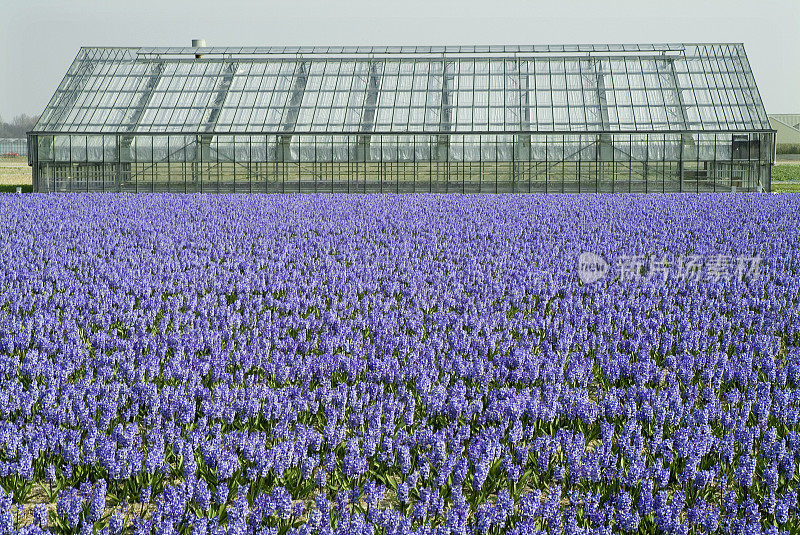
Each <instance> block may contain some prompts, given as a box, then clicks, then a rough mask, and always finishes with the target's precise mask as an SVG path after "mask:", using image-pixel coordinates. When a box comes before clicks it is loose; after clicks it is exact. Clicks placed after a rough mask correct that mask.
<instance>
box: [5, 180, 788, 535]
mask: <svg viewBox="0 0 800 535" xmlns="http://www.w3.org/2000/svg"><path fill="white" fill-rule="evenodd" d="M0 250H1V251H2V255H0V416H1V417H2V418H1V419H0V486H1V487H2V495H0V534H5V533H15V532H20V533H31V534H33V533H41V532H43V531H47V532H51V533H91V532H92V531H93V530H94V531H97V532H100V531H102V532H103V533H105V534H111V535H116V534H119V533H123V532H124V533H158V534H167V533H193V534H206V533H209V534H222V533H230V534H250V533H270V534H287V533H292V534H301V533H303V534H305V533H341V534H358V535H362V534H364V535H367V534H369V535H372V534H376V535H379V534H409V533H415V534H425V535H439V534H451V533H452V534H463V533H477V534H500V533H509V534H519V535H522V534H538V533H552V534H557V533H569V534H598V535H600V534H612V533H665V534H673V533H674V534H689V533H697V534H701V533H731V532H732V533H741V534H758V533H774V534H776V535H777V534H779V533H791V534H795V533H800V511H798V507H799V506H800V502H798V486H799V485H800V468H799V467H798V466H799V464H798V463H800V195H790V194H782V195H767V194H765V195H760V194H740V195H730V194H727V195H726V194H719V195H714V194H708V195H688V194H683V195H648V196H645V195H608V196H604V195H585V196H562V195H548V196H537V195H533V196H460V195H451V196H438V195H409V196H394V195H384V196H381V195H375V196H360V195H352V196H347V195H319V196H315V195H305V196H302V195H287V196H228V195H219V196H207V195H186V196H181V195H138V196H134V195H124V194H120V195H113V194H111V195H110V194H91V195H89V194H87V195H51V196H47V195H25V196H17V195H0ZM582 252H591V253H593V254H595V255H596V256H598V257H602V259H604V260H605V261H607V263H608V265H609V271H608V273H607V274H606V275H605V276H602V277H600V278H599V279H598V280H596V281H593V282H586V281H585V280H584V279H582V278H581V277H579V274H578V273H577V268H576V264H577V259H578V256H579V255H580V254H581V253H582ZM631 258H635V259H637V260H636V262H635V263H634V268H633V269H630V265H628V269H627V270H625V269H622V268H621V267H620V266H621V264H620V262H621V261H622V260H623V259H631ZM687 259H692V261H691V262H689V261H688V260H687ZM743 259H749V260H750V261H749V262H747V263H743V262H742V260H743ZM654 260H657V261H658V262H657V263H654Z"/></svg>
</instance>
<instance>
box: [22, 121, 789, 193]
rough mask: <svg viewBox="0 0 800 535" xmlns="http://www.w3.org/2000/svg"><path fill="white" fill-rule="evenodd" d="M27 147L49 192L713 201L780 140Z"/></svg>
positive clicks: (765, 165) (545, 138)
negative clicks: (634, 196)
mask: <svg viewBox="0 0 800 535" xmlns="http://www.w3.org/2000/svg"><path fill="white" fill-rule="evenodd" d="M30 146H31V148H32V150H31V154H30V157H29V159H30V161H31V164H32V165H33V170H34V189H35V190H36V191H42V192H58V191H67V192H69V191H72V192H74V191H129V192H182V193H183V192H187V193H188V192H225V193H233V192H262V193H290V192H319V193H325V192H327V193H336V192H345V193H380V192H389V193H411V192H435V193H451V192H458V193H537V192H542V193H545V192H546V193H551V192H552V193H589V192H609V193H615V192H631V193H649V192H681V191H683V192H712V191H769V189H770V166H771V162H772V154H773V149H772V147H773V134H772V133H771V132H766V133H765V132H754V133H748V132H741V133H731V132H716V133H714V132H684V133H635V134H619V133H615V134H611V133H606V134H588V133H583V134H457V133H454V134H446V135H444V134H437V135H429V134H402V135H394V134H371V135H370V134H349V135H327V134H322V135H301V134H296V135H292V134H288V133H287V134H280V135H247V136H245V135H218V134H217V135H211V134H200V135H185V134H180V135H178V134H173V135H150V134H144V135H143V134H138V135H85V134H80V135H78V134H71V135H41V134H40V135H32V136H31V138H30Z"/></svg>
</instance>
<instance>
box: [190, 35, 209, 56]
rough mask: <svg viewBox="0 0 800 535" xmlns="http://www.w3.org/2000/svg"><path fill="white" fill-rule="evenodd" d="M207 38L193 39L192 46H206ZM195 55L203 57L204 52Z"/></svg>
mask: <svg viewBox="0 0 800 535" xmlns="http://www.w3.org/2000/svg"><path fill="white" fill-rule="evenodd" d="M205 46H206V40H205V39H192V48H205ZM194 57H195V58H196V59H200V58H202V57H203V55H202V54H195V55H194Z"/></svg>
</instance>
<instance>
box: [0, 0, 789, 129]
mask: <svg viewBox="0 0 800 535" xmlns="http://www.w3.org/2000/svg"><path fill="white" fill-rule="evenodd" d="M197 37H201V38H204V39H206V42H207V43H208V44H209V45H214V46H237V45H251V46H256V45H261V46H264V45H327V44H330V45H342V44H351V45H385V44H387V45H391V44H420V45H438V44H453V45H455V44H550V43H650V42H672V43H674V42H743V43H744V44H745V47H746V50H747V54H748V57H749V59H750V64H751V66H752V68H753V71H754V73H755V77H756V81H757V83H758V86H759V90H760V93H761V96H762V99H763V100H764V104H765V105H766V108H767V111H768V112H769V113H790V112H800V0H746V1H742V0H658V1H656V0H546V1H544V0H527V1H525V0H341V1H334V0H291V1H287V0H281V1H273V0H261V1H245V0H228V1H220V0H192V1H187V0H159V1H153V0H125V1H120V0H70V1H65V0H18V1H14V2H12V1H11V0H3V2H0V116H2V117H4V118H5V119H6V120H9V119H10V118H11V117H13V116H14V115H16V114H18V113H28V114H38V113H40V112H41V110H42V109H43V108H44V106H45V105H46V104H47V101H48V99H49V98H50V96H51V94H52V93H53V91H54V90H55V88H56V86H57V85H58V83H59V81H60V80H61V77H62V76H63V74H64V72H65V71H66V69H67V67H68V66H69V64H70V62H71V61H72V59H73V58H74V57H75V54H76V53H77V51H78V49H79V48H80V47H81V46H162V45H177V46H183V45H189V44H190V41H191V39H192V38H197Z"/></svg>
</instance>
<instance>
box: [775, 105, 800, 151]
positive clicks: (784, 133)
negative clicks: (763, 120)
mask: <svg viewBox="0 0 800 535" xmlns="http://www.w3.org/2000/svg"><path fill="white" fill-rule="evenodd" d="M769 124H770V125H771V126H772V129H773V130H775V132H776V133H777V134H776V136H775V143H776V144H777V145H800V114H795V113H774V114H771V115H770V116H769Z"/></svg>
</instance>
